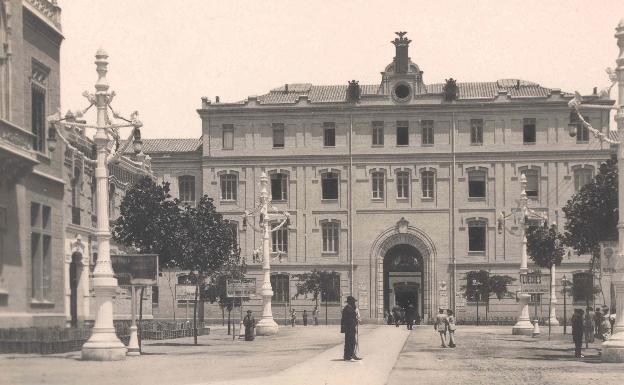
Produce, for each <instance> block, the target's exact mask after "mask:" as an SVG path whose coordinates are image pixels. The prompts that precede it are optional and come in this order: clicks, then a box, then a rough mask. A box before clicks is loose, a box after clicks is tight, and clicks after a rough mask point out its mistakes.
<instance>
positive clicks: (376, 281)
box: [370, 218, 437, 321]
mask: <svg viewBox="0 0 624 385" xmlns="http://www.w3.org/2000/svg"><path fill="white" fill-rule="evenodd" d="M397 245H410V246H412V247H414V248H415V249H416V250H417V251H418V252H419V253H420V256H421V258H422V263H423V269H422V270H423V313H422V316H423V320H424V321H427V320H428V319H431V317H432V316H433V315H434V313H435V312H434V311H433V310H435V308H436V304H437V298H436V296H435V295H434V294H435V283H436V282H437V278H436V276H437V275H436V274H437V273H436V258H437V250H436V247H435V244H434V243H433V240H432V239H431V238H430V237H429V235H427V234H426V233H425V232H424V231H422V230H421V229H419V228H417V227H415V226H411V225H410V224H409V222H408V221H407V220H406V219H405V218H401V219H400V220H399V221H398V222H397V224H396V225H395V226H392V227H390V228H388V229H386V230H385V231H383V232H382V233H381V234H379V236H378V237H377V238H376V239H375V241H374V242H373V245H372V247H371V255H370V271H371V276H370V282H371V285H370V287H371V293H374V294H372V298H371V302H372V305H373V306H371V308H370V316H371V317H372V318H377V319H378V320H383V316H384V314H383V311H384V258H385V256H386V255H387V253H388V251H390V249H392V248H393V247H394V246H397Z"/></svg>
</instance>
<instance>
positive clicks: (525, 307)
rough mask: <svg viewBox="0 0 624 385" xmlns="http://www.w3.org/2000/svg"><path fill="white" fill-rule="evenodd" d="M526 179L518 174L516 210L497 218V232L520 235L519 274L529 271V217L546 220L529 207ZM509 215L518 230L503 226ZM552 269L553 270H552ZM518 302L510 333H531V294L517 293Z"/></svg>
mask: <svg viewBox="0 0 624 385" xmlns="http://www.w3.org/2000/svg"><path fill="white" fill-rule="evenodd" d="M526 187H527V179H526V175H524V173H523V174H521V175H520V199H519V200H518V207H517V208H516V210H514V211H512V212H511V213H509V214H507V215H506V214H505V212H504V211H503V212H501V214H500V217H499V218H498V233H499V234H502V233H503V231H504V230H507V231H508V232H509V233H510V234H513V235H518V236H519V237H520V240H521V243H522V246H521V250H520V276H522V275H523V274H527V273H528V272H529V268H528V256H527V238H526V231H527V229H528V220H529V219H539V220H547V218H545V217H544V216H543V215H541V214H539V213H538V212H536V211H534V210H532V209H530V208H529V198H528V197H527V194H526ZM509 217H513V219H514V223H515V224H517V225H518V228H519V232H517V233H514V232H512V231H511V230H510V229H507V228H506V227H505V220H506V219H507V218H509ZM553 271H554V270H553ZM517 297H518V302H519V303H520V312H519V314H518V321H517V322H516V324H515V325H514V326H513V328H512V334H514V335H531V334H532V333H533V325H532V324H531V319H530V316H529V299H530V298H531V295H530V294H528V293H517Z"/></svg>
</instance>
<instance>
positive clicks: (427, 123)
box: [420, 120, 433, 146]
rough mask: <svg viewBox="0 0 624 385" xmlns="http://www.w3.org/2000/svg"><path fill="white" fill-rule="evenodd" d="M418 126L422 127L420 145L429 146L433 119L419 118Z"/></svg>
mask: <svg viewBox="0 0 624 385" xmlns="http://www.w3.org/2000/svg"><path fill="white" fill-rule="evenodd" d="M420 127H421V129H422V136H421V140H422V145H423V146H430V145H432V144H433V120H421V121H420Z"/></svg>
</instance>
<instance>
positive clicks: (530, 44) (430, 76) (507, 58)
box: [59, 0, 624, 138]
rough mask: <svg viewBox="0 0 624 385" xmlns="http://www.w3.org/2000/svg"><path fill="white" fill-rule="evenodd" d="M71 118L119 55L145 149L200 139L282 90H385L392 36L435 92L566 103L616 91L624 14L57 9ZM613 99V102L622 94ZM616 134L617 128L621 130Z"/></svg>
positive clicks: (590, 7)
mask: <svg viewBox="0 0 624 385" xmlns="http://www.w3.org/2000/svg"><path fill="white" fill-rule="evenodd" d="M59 4H60V6H61V7H62V23H63V33H64V35H65V41H64V42H63V45H62V56H61V76H62V83H61V84H62V87H61V100H62V110H63V111H66V110H67V109H72V110H76V109H78V108H82V107H84V106H85V104H84V102H85V99H84V98H83V97H82V96H81V93H82V91H84V90H89V91H93V89H94V88H93V84H94V83H95V81H96V79H97V74H96V72H95V65H94V64H93V61H94V54H95V52H96V51H97V49H98V48H99V47H102V48H104V49H105V50H106V51H107V52H108V54H109V55H110V57H109V61H110V65H109V74H108V80H109V83H110V85H111V89H112V90H115V91H116V93H117V97H116V99H115V101H114V103H113V106H114V107H116V109H117V110H120V111H121V112H123V113H124V114H126V115H129V114H130V113H131V112H132V111H134V110H138V111H139V113H140V118H141V120H142V121H143V123H144V128H143V129H142V130H141V131H142V134H143V136H144V137H145V138H158V137H199V136H200V135H201V121H200V119H199V117H198V115H197V113H196V112H195V110H196V109H197V108H198V107H199V106H200V103H201V100H200V98H201V97H202V96H208V97H209V98H210V99H211V100H212V101H213V102H214V99H215V95H219V96H220V97H221V101H222V102H223V101H236V100H241V99H244V98H246V97H247V96H249V95H260V94H263V93H266V92H268V90H269V89H271V88H275V87H278V86H280V85H282V84H284V83H297V82H301V83H304V82H305V83H313V84H319V85H320V84H346V83H347V81H348V80H351V79H356V80H359V81H360V84H378V83H379V82H380V79H381V76H380V74H379V73H380V71H382V70H383V69H384V67H385V66H386V65H387V64H388V63H390V62H391V61H392V58H393V56H394V46H393V45H392V44H390V41H391V40H392V39H394V37H395V35H394V32H395V31H399V30H401V31H408V34H407V36H408V37H409V38H410V39H411V40H412V43H411V45H410V51H409V52H410V57H411V58H412V61H414V62H415V63H417V64H418V65H419V66H420V68H421V70H423V71H424V80H425V83H438V82H442V81H444V79H445V78H449V77H453V78H455V79H457V80H458V81H460V82H463V81H495V80H497V79H501V78H520V79H524V80H531V81H535V82H537V83H540V84H541V85H543V86H546V87H552V88H561V89H562V90H564V91H574V90H579V91H581V93H590V92H591V90H592V88H593V87H594V86H598V88H599V89H601V88H603V87H605V86H607V85H608V80H607V76H606V74H605V72H604V69H605V68H606V67H615V59H616V57H617V54H618V49H617V46H616V40H615V38H614V37H613V35H614V33H615V26H616V25H617V23H618V21H619V20H620V18H621V17H623V16H624V3H623V2H622V0H608V1H607V0H601V1H576V0H565V1H544V0H537V1H533V0H523V1H496V0H491V1H468V0H463V1H462V0H458V1H441V0H439V1H437V2H434V1H416V0H411V1H399V0H393V1H379V2H377V1H344V0H343V1H305V2H304V1H226V0H220V1H213V0H183V1H182V0H177V1H171V0H59ZM612 97H616V90H614V91H613V93H612ZM612 124H613V123H612Z"/></svg>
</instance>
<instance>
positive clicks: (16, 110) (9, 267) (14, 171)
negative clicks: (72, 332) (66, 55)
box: [0, 0, 65, 327]
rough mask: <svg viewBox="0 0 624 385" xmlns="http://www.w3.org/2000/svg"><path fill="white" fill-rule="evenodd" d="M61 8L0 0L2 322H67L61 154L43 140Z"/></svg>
mask: <svg viewBox="0 0 624 385" xmlns="http://www.w3.org/2000/svg"><path fill="white" fill-rule="evenodd" d="M60 13H61V10H60V8H59V7H58V6H57V5H56V1H42V0H39V1H34V0H23V1H22V0H2V1H0V327H26V326H55V325H58V326H62V325H64V324H65V303H64V294H65V293H64V287H63V284H62V282H63V274H64V273H63V249H64V246H63V238H64V219H63V193H64V188H65V181H64V180H63V175H62V171H63V159H62V154H61V153H60V152H56V153H52V152H50V151H49V150H48V148H47V145H46V140H45V138H46V134H47V127H46V115H47V114H49V113H50V111H56V110H57V109H58V108H59V106H60V76H59V57H60V46H61V42H62V40H63V35H62V33H61V24H60Z"/></svg>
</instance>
